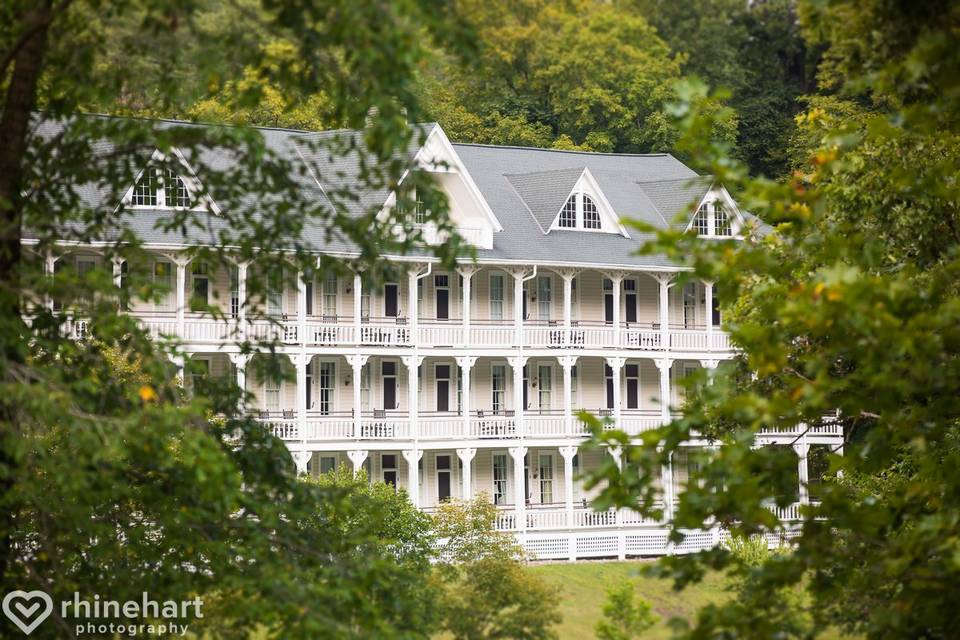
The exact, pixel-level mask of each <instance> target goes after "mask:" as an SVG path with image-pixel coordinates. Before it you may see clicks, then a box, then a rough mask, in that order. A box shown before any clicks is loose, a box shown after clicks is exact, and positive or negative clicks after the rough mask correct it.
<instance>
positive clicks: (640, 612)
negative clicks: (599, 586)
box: [596, 580, 657, 640]
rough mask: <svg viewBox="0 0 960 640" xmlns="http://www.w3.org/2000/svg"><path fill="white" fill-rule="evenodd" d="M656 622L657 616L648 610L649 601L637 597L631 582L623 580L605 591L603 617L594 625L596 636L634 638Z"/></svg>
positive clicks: (614, 639)
mask: <svg viewBox="0 0 960 640" xmlns="http://www.w3.org/2000/svg"><path fill="white" fill-rule="evenodd" d="M656 622H657V616H655V615H654V614H653V612H652V611H651V610H650V603H649V602H647V601H646V600H644V599H643V598H638V597H637V595H636V588H635V587H634V585H633V583H632V582H630V581H629V580H625V581H624V582H623V583H621V584H620V585H618V586H615V587H611V588H610V589H609V590H608V591H607V601H606V602H605V603H604V605H603V619H601V620H600V621H598V622H597V625H596V632H597V638H599V639H600V640H636V639H637V638H642V637H643V634H644V632H646V631H647V629H649V628H650V627H652V626H653V625H654V624H656Z"/></svg>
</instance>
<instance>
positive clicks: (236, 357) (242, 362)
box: [227, 353, 253, 413]
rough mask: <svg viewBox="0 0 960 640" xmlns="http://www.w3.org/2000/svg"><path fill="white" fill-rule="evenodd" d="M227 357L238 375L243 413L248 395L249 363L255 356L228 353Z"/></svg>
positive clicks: (241, 410)
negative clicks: (245, 398)
mask: <svg viewBox="0 0 960 640" xmlns="http://www.w3.org/2000/svg"><path fill="white" fill-rule="evenodd" d="M227 357H229V358H230V362H231V363H233V366H234V368H235V369H236V373H237V387H238V388H239V389H240V393H241V394H242V395H241V397H240V404H239V410H240V412H241V413H242V412H243V410H244V397H243V396H245V395H246V393H247V363H249V362H250V358H252V357H253V356H252V355H250V354H247V353H228V354H227Z"/></svg>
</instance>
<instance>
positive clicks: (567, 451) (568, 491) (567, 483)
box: [560, 446, 577, 529]
mask: <svg viewBox="0 0 960 640" xmlns="http://www.w3.org/2000/svg"><path fill="white" fill-rule="evenodd" d="M560 455H561V456H563V497H564V507H565V508H566V510H567V528H568V529H572V528H573V458H574V456H576V455H577V447H574V446H567V447H560Z"/></svg>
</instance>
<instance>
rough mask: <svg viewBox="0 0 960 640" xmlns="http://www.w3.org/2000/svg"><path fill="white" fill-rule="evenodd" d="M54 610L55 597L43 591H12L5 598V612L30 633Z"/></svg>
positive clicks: (25, 632)
mask: <svg viewBox="0 0 960 640" xmlns="http://www.w3.org/2000/svg"><path fill="white" fill-rule="evenodd" d="M52 611H53V599H52V598H51V597H50V596H48V595H47V594H46V593H44V592H43V591H20V590H17V591H11V592H10V593H8V594H7V595H6V596H4V598H3V613H4V614H6V616H7V617H8V618H10V621H11V622H13V624H15V625H17V626H18V627H20V631H23V633H24V634H26V635H30V633H31V632H33V630H34V629H36V628H37V627H39V626H40V623H41V622H43V621H44V620H46V619H47V616H49V615H50V613H51V612H52Z"/></svg>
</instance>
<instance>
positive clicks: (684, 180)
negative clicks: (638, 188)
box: [634, 175, 716, 184]
mask: <svg viewBox="0 0 960 640" xmlns="http://www.w3.org/2000/svg"><path fill="white" fill-rule="evenodd" d="M703 178H709V179H711V180H715V179H716V177H715V176H712V175H705V176H701V175H695V176H687V177H685V178H662V179H660V180H634V182H635V183H636V184H658V183H661V182H691V181H693V180H701V179H703Z"/></svg>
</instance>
